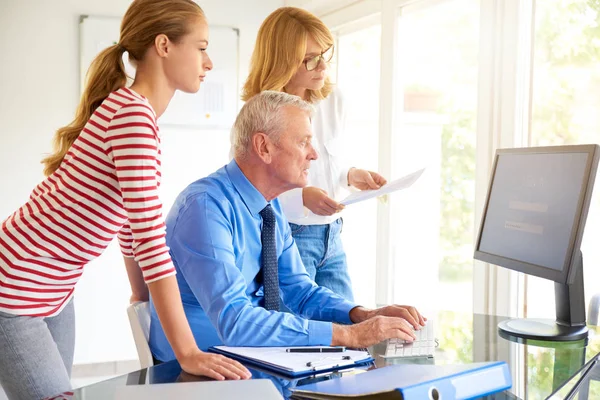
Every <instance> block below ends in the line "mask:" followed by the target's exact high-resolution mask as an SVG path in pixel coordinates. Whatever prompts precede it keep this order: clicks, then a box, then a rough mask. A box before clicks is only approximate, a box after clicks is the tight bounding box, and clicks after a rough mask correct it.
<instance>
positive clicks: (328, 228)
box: [290, 218, 354, 301]
mask: <svg viewBox="0 0 600 400" xmlns="http://www.w3.org/2000/svg"><path fill="white" fill-rule="evenodd" d="M343 224H344V222H343V220H342V219H341V218H338V219H337V220H335V221H333V222H332V223H330V224H328V225H296V224H292V223H290V228H291V229H292V236H293V237H294V240H295V241H296V245H297V246H298V250H299V251H300V256H301V257H302V261H303V263H304V267H306V271H307V272H308V274H309V275H310V278H311V279H312V280H314V281H315V282H316V283H317V285H319V286H324V287H326V288H328V289H330V290H331V291H333V292H334V293H336V294H339V295H340V296H342V297H344V298H345V299H347V300H349V301H354V296H353V295H352V283H351V282H350V275H349V274H348V265H347V264H346V253H345V252H344V247H343V246H342V238H341V236H340V234H341V233H342V226H343Z"/></svg>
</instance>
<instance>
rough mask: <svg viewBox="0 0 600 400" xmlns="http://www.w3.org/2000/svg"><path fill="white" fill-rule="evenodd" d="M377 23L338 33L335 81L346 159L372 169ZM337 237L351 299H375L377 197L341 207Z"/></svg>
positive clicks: (375, 159) (364, 301)
mask: <svg viewBox="0 0 600 400" xmlns="http://www.w3.org/2000/svg"><path fill="white" fill-rule="evenodd" d="M380 36H381V27H380V25H374V26H370V27H367V28H362V29H360V30H356V31H353V32H351V33H347V34H341V35H339V36H338V44H337V49H336V52H337V65H336V66H335V67H337V86H338V87H339V88H340V90H341V92H342V95H343V97H344V100H345V105H346V113H347V119H346V130H345V132H344V142H345V147H346V154H347V158H348V161H349V162H350V163H351V165H352V166H356V167H357V168H363V169H368V170H371V171H377V162H378V157H377V151H378V143H379V141H378V136H379V69H380V61H381V60H380ZM343 218H344V228H343V232H342V238H343V242H344V249H345V250H346V255H347V259H348V269H349V272H350V277H351V279H352V287H353V291H354V297H355V301H356V302H357V303H358V304H363V305H365V306H370V307H372V306H374V305H375V262H376V255H375V254H376V249H375V247H376V246H375V245H376V242H375V240H376V230H377V203H376V202H375V201H365V202H362V203H357V204H353V205H351V206H348V208H346V210H344V214H343Z"/></svg>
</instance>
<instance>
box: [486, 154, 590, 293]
mask: <svg viewBox="0 0 600 400" xmlns="http://www.w3.org/2000/svg"><path fill="white" fill-rule="evenodd" d="M595 149H596V146H594V145H583V146H560V147H545V148H544V147H539V148H521V149H504V150H499V151H498V153H497V155H496V162H495V165H494V170H493V175H492V177H491V180H490V188H489V191H488V197H487V204H486V208H485V211H484V214H483V218H482V221H481V227H480V234H479V238H478V242H477V246H476V249H475V250H476V251H475V258H476V259H480V260H483V261H487V262H490V263H492V264H496V265H500V266H503V267H506V268H510V269H514V270H517V271H521V272H525V273H528V274H532V275H536V276H540V277H542V278H546V279H551V280H554V281H557V282H563V283H565V282H566V281H567V278H568V273H569V271H568V269H569V265H570V263H571V261H572V258H573V253H574V251H579V247H578V246H579V243H578V241H580V240H581V233H582V232H580V231H582V229H583V225H584V224H585V214H587V205H588V204H589V197H590V195H591V187H592V186H593V180H592V181H591V182H590V179H593V177H594V174H593V173H592V174H591V171H592V162H593V161H595V162H597V160H596V158H597V155H596V154H595ZM584 204H585V205H586V207H584ZM584 209H585V210H584ZM582 215H583V218H582Z"/></svg>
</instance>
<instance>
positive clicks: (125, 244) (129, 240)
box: [117, 224, 133, 258]
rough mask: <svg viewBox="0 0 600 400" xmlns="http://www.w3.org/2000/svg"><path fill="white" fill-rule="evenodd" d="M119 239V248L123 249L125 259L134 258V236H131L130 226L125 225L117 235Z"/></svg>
mask: <svg viewBox="0 0 600 400" xmlns="http://www.w3.org/2000/svg"><path fill="white" fill-rule="evenodd" d="M117 239H118V240H119V246H120V247H121V254H123V257H127V258H133V247H132V245H133V235H132V234H131V228H130V227H129V224H125V225H123V227H122V228H121V230H120V231H119V233H118V234H117Z"/></svg>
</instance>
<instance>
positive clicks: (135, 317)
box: [127, 301, 154, 368]
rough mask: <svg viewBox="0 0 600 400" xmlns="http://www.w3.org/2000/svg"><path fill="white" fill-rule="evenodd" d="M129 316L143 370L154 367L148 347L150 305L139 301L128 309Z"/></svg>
mask: <svg viewBox="0 0 600 400" xmlns="http://www.w3.org/2000/svg"><path fill="white" fill-rule="evenodd" d="M127 316H128V317H129V324H130V325H131V332H132V333H133V340H134V342H135V347H136V349H137V352H138V358H139V359H140V366H141V367H142V368H147V367H151V366H152V365H154V362H153V361H152V352H151V351H150V346H149V345H148V340H149V338H150V303H149V302H147V301H138V302H135V303H133V304H131V305H130V306H129V307H127Z"/></svg>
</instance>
